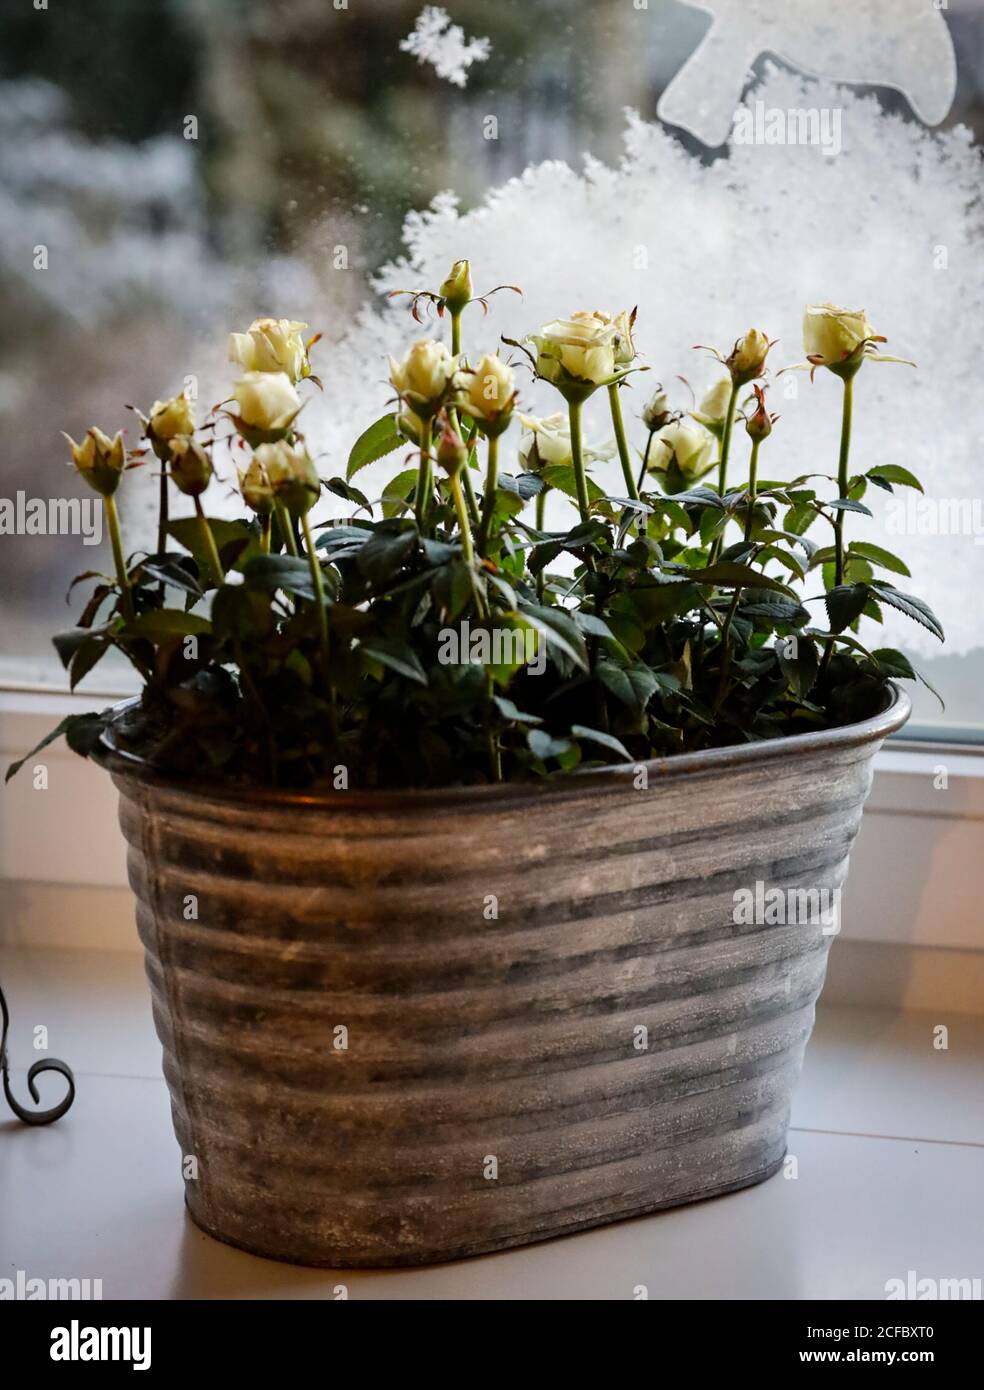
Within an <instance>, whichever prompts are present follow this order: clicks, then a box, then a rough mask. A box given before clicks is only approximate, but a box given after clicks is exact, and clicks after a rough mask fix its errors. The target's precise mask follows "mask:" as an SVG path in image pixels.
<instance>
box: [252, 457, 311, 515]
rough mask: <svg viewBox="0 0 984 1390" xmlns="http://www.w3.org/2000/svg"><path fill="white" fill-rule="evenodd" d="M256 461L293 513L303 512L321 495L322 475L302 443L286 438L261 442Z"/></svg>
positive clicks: (280, 500) (281, 501) (302, 513)
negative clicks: (289, 441) (271, 441)
mask: <svg viewBox="0 0 984 1390" xmlns="http://www.w3.org/2000/svg"><path fill="white" fill-rule="evenodd" d="M254 461H255V462H258V463H259V465H260V467H261V468H262V469H263V471H264V472H265V473H266V476H267V480H268V482H269V484H270V487H271V489H272V491H273V495H274V497H275V498H276V500H277V501H278V502H280V503H282V504H283V505H284V506H285V507H286V508H287V510H288V511H289V512H290V514H291V516H303V515H304V513H305V512H307V511H310V509H311V508H312V507H313V506H314V504H315V502H317V500H318V498H319V497H320V496H321V479H320V478H319V477H318V472H317V469H316V468H315V466H314V462H313V460H312V459H311V456H310V455H309V454H308V452H307V450H306V449H305V448H303V447H302V446H297V447H293V446H291V445H290V444H288V443H287V442H286V440H281V441H280V442H279V443H275V444H261V445H260V446H259V447H258V448H257V450H256V455H255V460H254Z"/></svg>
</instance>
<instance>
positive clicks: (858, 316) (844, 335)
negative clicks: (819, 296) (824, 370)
mask: <svg viewBox="0 0 984 1390" xmlns="http://www.w3.org/2000/svg"><path fill="white" fill-rule="evenodd" d="M876 337H877V335H876V333H875V330H874V329H873V328H872V326H871V324H870V323H869V322H868V316H867V314H866V313H865V312H864V310H863V309H858V310H857V311H853V310H851V309H838V308H837V307H836V305H834V304H808V305H807V306H806V316H805V318H804V319H803V344H804V346H805V348H806V355H807V357H808V358H809V360H810V361H811V362H812V363H814V365H816V366H824V367H829V366H831V365H832V364H833V365H836V364H837V363H840V362H843V361H844V360H845V359H846V358H848V357H852V356H853V355H854V353H855V352H857V350H858V349H859V348H860V347H861V345H862V344H863V343H865V342H870V341H871V340H872V339H875V338H876Z"/></svg>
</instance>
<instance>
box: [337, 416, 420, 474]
mask: <svg viewBox="0 0 984 1390" xmlns="http://www.w3.org/2000/svg"><path fill="white" fill-rule="evenodd" d="M396 420H397V417H396V416H395V415H384V416H383V417H382V419H380V420H377V421H376V423H375V424H374V425H370V426H369V428H368V429H367V430H365V431H364V432H363V433H362V434H360V435H359V437H358V439H357V440H356V441H355V443H354V444H353V445H352V452H351V453H350V454H349V459H348V466H347V468H346V469H345V477H346V479H348V480H349V481H351V479H352V478H354V477H355V475H356V473H358V471H359V469H360V468H365V467H366V465H367V464H370V463H375V462H376V460H377V459H381V458H385V456H386V455H387V454H391V453H392V452H393V450H394V449H399V447H400V445H401V444H406V442H407V441H406V440H405V439H404V438H403V436H402V435H401V434H400V431H399V429H398V428H397V423H396Z"/></svg>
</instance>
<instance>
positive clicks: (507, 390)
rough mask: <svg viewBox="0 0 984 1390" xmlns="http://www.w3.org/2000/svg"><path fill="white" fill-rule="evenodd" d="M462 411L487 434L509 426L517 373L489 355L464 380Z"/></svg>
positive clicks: (498, 358) (461, 400)
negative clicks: (484, 429)
mask: <svg viewBox="0 0 984 1390" xmlns="http://www.w3.org/2000/svg"><path fill="white" fill-rule="evenodd" d="M464 388H465V389H464V390H463V392H462V394H461V397H460V399H459V404H460V406H461V409H462V410H463V411H464V413H465V414H466V415H470V416H471V417H472V419H473V420H477V421H479V423H480V424H482V425H484V426H485V428H486V430H487V431H488V430H490V429H494V430H497V429H499V428H501V427H503V426H504V425H507V424H508V423H509V419H510V417H511V415H512V410H513V405H514V403H515V400H516V373H515V372H514V371H513V369H512V367H510V366H509V364H508V363H506V362H503V360H502V358H501V357H495V356H493V355H491V354H489V355H488V356H486V357H483V358H482V360H481V362H479V364H478V366H477V367H475V369H474V370H473V371H472V372H470V373H468V374H466V375H465V376H464Z"/></svg>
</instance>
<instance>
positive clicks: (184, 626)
mask: <svg viewBox="0 0 984 1390" xmlns="http://www.w3.org/2000/svg"><path fill="white" fill-rule="evenodd" d="M211 631H212V624H211V623H210V622H209V620H208V618H203V617H202V616H201V615H200V614H198V613H186V612H185V611H184V609H182V608H152V609H150V610H149V611H148V612H146V613H139V614H138V615H137V616H136V617H135V618H134V619H133V621H132V622H131V623H127V625H126V627H125V628H124V629H123V633H122V635H123V636H124V637H143V638H145V639H146V640H147V641H148V642H167V641H169V640H170V639H171V638H172V637H201V636H203V635H204V634H205V633H206V632H211Z"/></svg>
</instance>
